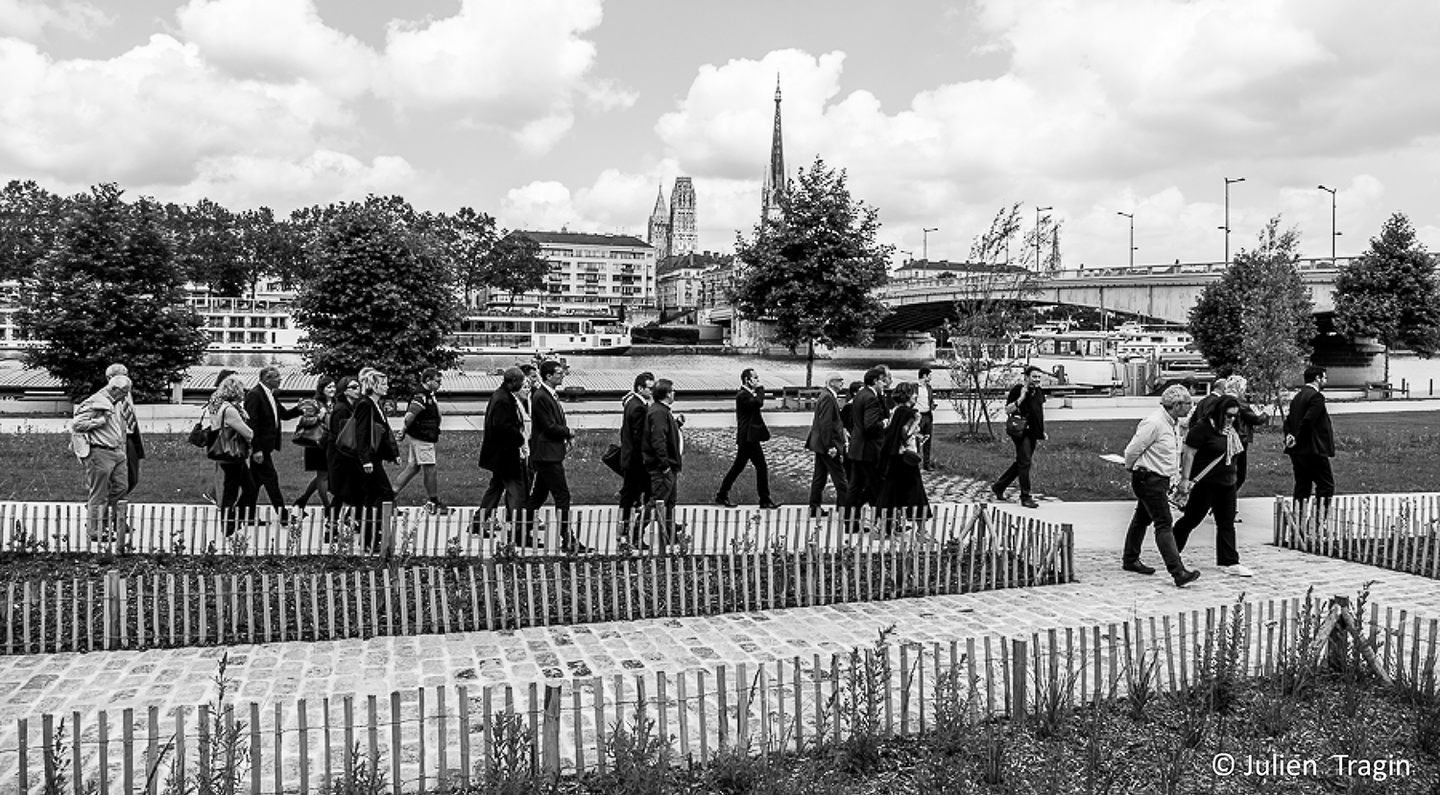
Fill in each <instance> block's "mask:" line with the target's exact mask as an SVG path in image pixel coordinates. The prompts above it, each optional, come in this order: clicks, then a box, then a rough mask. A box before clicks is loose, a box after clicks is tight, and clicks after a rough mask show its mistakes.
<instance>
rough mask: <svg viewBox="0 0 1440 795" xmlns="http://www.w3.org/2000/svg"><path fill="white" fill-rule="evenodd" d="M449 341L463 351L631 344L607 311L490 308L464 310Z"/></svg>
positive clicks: (622, 348) (565, 350) (574, 349)
mask: <svg viewBox="0 0 1440 795" xmlns="http://www.w3.org/2000/svg"><path fill="white" fill-rule="evenodd" d="M448 342H449V344H451V345H453V346H454V347H455V349H456V350H457V351H459V352H460V353H462V354H467V355H482V354H522V353H523V354H530V355H534V356H541V357H545V356H556V355H565V354H588V355H592V356H603V355H608V354H615V355H618V354H622V353H625V352H626V351H628V350H630V330H629V329H628V328H626V327H625V325H624V324H622V323H621V322H620V321H619V319H618V318H616V317H614V316H610V315H605V316H595V315H580V314H566V313H563V312H549V311H545V310H541V309H532V310H515V311H503V310H501V311H497V310H493V309H492V310H487V311H483V312H470V313H468V314H466V316H465V318H464V319H463V320H461V321H460V327H459V329H457V330H456V332H455V333H454V334H451V335H450V337H449V338H448Z"/></svg>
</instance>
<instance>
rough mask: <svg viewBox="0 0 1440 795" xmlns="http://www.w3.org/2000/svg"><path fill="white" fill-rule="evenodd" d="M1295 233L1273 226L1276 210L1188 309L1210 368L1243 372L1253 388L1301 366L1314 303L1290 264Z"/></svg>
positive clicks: (1275, 384) (1272, 385)
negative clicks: (1248, 318) (1253, 241)
mask: <svg viewBox="0 0 1440 795" xmlns="http://www.w3.org/2000/svg"><path fill="white" fill-rule="evenodd" d="M1299 240H1300V238H1299V235H1298V233H1296V231H1295V230H1294V229H1289V230H1286V231H1285V232H1283V233H1282V232H1281V231H1280V218H1279V217H1278V216H1277V217H1275V218H1272V219H1270V222H1269V223H1268V224H1266V225H1265V229H1263V230H1262V231H1261V232H1260V238H1259V241H1258V245H1257V247H1256V248H1255V249H1254V250H1252V251H1245V250H1242V251H1241V252H1240V253H1239V254H1237V255H1236V256H1235V260H1234V262H1232V263H1231V264H1230V267H1228V268H1226V270H1225V273H1224V274H1222V275H1221V277H1220V280H1219V281H1216V282H1212V283H1210V284H1208V285H1206V286H1205V289H1204V290H1202V291H1201V292H1200V299H1199V300H1198V301H1196V302H1195V306H1193V307H1191V308H1190V333H1191V334H1192V335H1194V337H1195V346H1196V347H1197V348H1198V349H1199V350H1200V354H1201V355H1202V356H1204V357H1205V360H1206V361H1207V362H1208V363H1209V364H1210V367H1211V369H1212V370H1214V371H1215V372H1216V373H1217V374H1228V373H1241V374H1244V375H1245V376H1246V377H1247V378H1248V379H1249V380H1250V381H1251V383H1252V385H1253V388H1254V389H1255V390H1256V392H1257V394H1258V395H1264V394H1266V390H1267V389H1274V390H1278V389H1280V388H1281V387H1282V386H1283V385H1284V378H1285V377H1288V374H1289V372H1290V371H1291V370H1294V369H1296V368H1298V367H1300V366H1303V365H1304V363H1305V360H1306V359H1307V358H1308V357H1309V355H1310V352H1311V341H1312V340H1313V339H1314V338H1315V319H1314V317H1313V312H1314V305H1313V304H1312V303H1311V301H1310V295H1309V291H1308V290H1307V289H1306V288H1305V284H1304V282H1302V281H1301V280H1300V272H1299V271H1298V270H1297V269H1296V263H1297V262H1298V261H1299V255H1298V254H1297V253H1296V248H1297V246H1298V245H1299ZM1247 307H1248V308H1251V309H1252V310H1253V311H1252V318H1251V321H1250V326H1249V327H1247V326H1246V324H1245V310H1246V308H1247ZM1257 312H1258V313H1262V314H1266V315H1270V316H1271V317H1259V315H1258V314H1256V313H1257ZM1283 361H1288V362H1289V364H1288V365H1284V366H1282V362H1283Z"/></svg>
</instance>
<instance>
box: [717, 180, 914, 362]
mask: <svg viewBox="0 0 1440 795" xmlns="http://www.w3.org/2000/svg"><path fill="white" fill-rule="evenodd" d="M780 209H781V213H780V218H779V219H778V220H776V219H764V220H762V221H761V222H760V223H759V224H757V225H756V227H755V231H754V235H753V237H752V238H751V239H749V240H746V239H745V238H744V237H742V236H739V235H737V236H736V246H735V248H736V258H737V260H739V263H740V267H739V268H738V270H739V273H737V274H736V279H735V285H734V287H732V288H731V290H730V292H729V297H730V302H731V304H732V305H733V306H734V307H735V310H736V311H737V312H738V313H740V314H742V315H745V316H747V317H751V318H767V319H773V320H774V321H775V330H774V334H775V339H776V341H778V342H779V343H780V344H782V345H784V346H785V347H787V348H789V349H790V351H791V352H792V353H793V352H795V351H796V350H797V349H798V348H799V347H800V346H802V345H803V346H805V347H806V349H807V350H806V354H807V355H806V361H805V383H806V385H807V386H808V385H809V384H810V383H811V381H812V373H813V371H814V366H815V344H816V343H820V344H822V345H863V344H865V343H866V342H868V341H869V340H870V338H871V335H872V333H873V329H874V327H875V324H876V323H878V322H879V321H880V319H881V318H883V317H884V316H885V315H886V314H887V313H888V312H889V309H887V308H886V307H885V305H884V304H883V303H881V302H880V299H878V298H876V297H875V295H874V291H875V290H876V289H877V288H879V287H881V286H883V285H884V284H885V282H886V280H887V279H888V276H889V275H888V272H887V270H886V265H887V263H888V262H889V260H890V255H891V252H892V251H893V250H894V247H893V246H888V245H881V244H879V243H877V242H876V241H875V237H876V234H877V233H878V232H879V231H880V218H879V211H877V210H876V209H875V208H873V207H867V206H866V205H865V203H864V202H861V201H856V200H853V199H852V198H851V196H850V189H849V187H848V186H847V185H846V173H845V171H844V170H843V169H842V170H840V171H838V172H837V171H835V170H833V169H830V168H828V167H827V166H826V165H825V161H823V160H821V159H820V158H818V157H817V158H815V162H814V163H813V164H812V165H811V167H810V170H809V171H806V170H804V169H801V171H800V173H799V176H798V177H797V178H796V179H795V180H792V181H791V182H790V184H789V186H788V188H787V189H786V190H785V192H784V193H783V194H782V195H781V200H780Z"/></svg>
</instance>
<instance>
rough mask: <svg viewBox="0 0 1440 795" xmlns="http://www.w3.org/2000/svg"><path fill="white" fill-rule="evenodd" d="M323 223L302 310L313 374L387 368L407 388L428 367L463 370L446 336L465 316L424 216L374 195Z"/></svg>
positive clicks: (299, 302)
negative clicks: (462, 313)
mask: <svg viewBox="0 0 1440 795" xmlns="http://www.w3.org/2000/svg"><path fill="white" fill-rule="evenodd" d="M323 217H324V220H323V221H320V222H319V223H318V227H317V237H316V240H315V243H314V245H313V247H312V248H311V250H310V252H309V253H310V257H311V267H312V268H313V270H314V276H313V277H312V278H311V279H310V280H309V281H308V282H306V283H305V285H304V286H303V287H302V288H301V290H300V293H299V295H297V296H296V299H295V304H294V312H295V319H296V320H297V321H298V322H299V323H300V325H302V326H304V327H305V328H306V329H307V332H308V334H307V337H306V339H305V342H304V345H305V349H304V351H303V355H304V357H305V365H306V369H307V370H309V371H310V372H312V373H333V374H341V373H351V374H353V373H357V372H359V370H360V368H362V367H367V366H369V367H377V368H379V369H381V370H383V371H385V372H386V373H388V374H389V375H390V377H391V380H392V382H394V383H396V384H397V385H399V386H400V387H401V389H402V391H403V389H405V388H408V387H413V386H414V385H415V384H418V383H419V375H420V372H421V371H422V370H424V369H425V368H426V367H438V368H441V369H444V368H449V367H453V366H454V365H455V363H456V361H457V358H458V357H457V354H456V352H455V351H454V350H453V349H451V348H447V347H446V346H445V337H446V336H447V335H448V334H450V332H451V331H453V330H454V328H455V326H456V324H457V323H458V322H459V319H460V302H459V301H458V300H457V299H456V297H455V292H454V284H455V276H454V273H453V270H452V269H451V267H450V266H449V263H448V262H447V261H446V259H445V258H444V256H442V253H441V251H440V245H439V243H438V241H437V240H436V239H435V237H434V236H433V235H432V234H430V233H429V232H428V231H426V230H424V229H423V228H422V227H421V225H420V224H419V223H418V219H419V217H420V216H419V215H418V214H416V213H415V212H414V211H413V210H410V208H409V205H404V206H403V207H402V206H400V204H397V203H396V201H395V200H394V199H393V197H392V198H377V197H374V196H372V197H370V198H369V199H367V200H366V201H365V202H364V203H363V204H357V203H350V204H342V205H331V206H330V207H329V208H327V210H326V211H325V212H324V214H323Z"/></svg>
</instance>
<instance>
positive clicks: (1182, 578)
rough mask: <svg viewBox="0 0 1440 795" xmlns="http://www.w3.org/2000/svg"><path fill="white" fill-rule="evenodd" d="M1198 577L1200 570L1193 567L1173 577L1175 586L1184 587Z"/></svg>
mask: <svg viewBox="0 0 1440 795" xmlns="http://www.w3.org/2000/svg"><path fill="white" fill-rule="evenodd" d="M1198 579H1200V572H1198V571H1196V570H1194V569H1191V570H1189V571H1185V572H1181V573H1180V574H1178V575H1176V577H1175V587H1176V588H1184V587H1185V586H1187V585H1189V584H1190V583H1192V582H1195V581H1196V580H1198Z"/></svg>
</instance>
